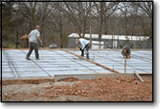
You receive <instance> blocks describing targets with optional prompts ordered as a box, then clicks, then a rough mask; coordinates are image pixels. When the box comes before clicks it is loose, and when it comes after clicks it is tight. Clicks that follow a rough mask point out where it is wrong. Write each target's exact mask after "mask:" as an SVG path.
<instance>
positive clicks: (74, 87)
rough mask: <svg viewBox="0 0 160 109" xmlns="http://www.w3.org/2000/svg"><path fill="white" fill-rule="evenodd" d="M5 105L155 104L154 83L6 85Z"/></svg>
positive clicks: (73, 80) (72, 80)
mask: <svg viewBox="0 0 160 109" xmlns="http://www.w3.org/2000/svg"><path fill="white" fill-rule="evenodd" d="M2 101H152V81H151V80H145V82H140V81H139V80H138V79H135V78H130V79H128V78H126V77H118V78H116V79H110V78H96V79H92V80H89V79H88V80H78V79H77V78H75V77H71V78H68V79H63V80H60V81H58V82H45V83H39V84H13V85H2Z"/></svg>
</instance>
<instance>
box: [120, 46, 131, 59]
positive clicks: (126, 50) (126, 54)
mask: <svg viewBox="0 0 160 109" xmlns="http://www.w3.org/2000/svg"><path fill="white" fill-rule="evenodd" d="M121 54H122V55H123V57H124V58H127V59H129V58H130V57H131V56H130V55H131V50H130V47H129V46H128V45H126V46H124V47H123V48H122V52H121Z"/></svg>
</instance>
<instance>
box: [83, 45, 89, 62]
mask: <svg viewBox="0 0 160 109" xmlns="http://www.w3.org/2000/svg"><path fill="white" fill-rule="evenodd" d="M85 48H86V51H87V52H88V51H89V46H88V44H87V45H86V46H85ZM85 48H84V49H85ZM84 49H83V50H81V52H82V54H81V56H84ZM86 58H87V59H89V52H88V53H87V54H86Z"/></svg>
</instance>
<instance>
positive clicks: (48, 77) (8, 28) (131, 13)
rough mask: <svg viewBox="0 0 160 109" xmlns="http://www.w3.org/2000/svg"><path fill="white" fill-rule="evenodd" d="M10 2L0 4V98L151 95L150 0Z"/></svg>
mask: <svg viewBox="0 0 160 109" xmlns="http://www.w3.org/2000/svg"><path fill="white" fill-rule="evenodd" d="M11 1H12V0H8V1H3V2H1V5H0V7H1V9H2V11H1V13H0V14H1V16H2V17H1V22H2V24H1V25H2V26H1V27H3V29H1V30H2V31H1V32H0V34H1V36H2V37H1V40H0V41H1V42H0V44H1V83H2V84H1V89H2V90H1V100H2V102H4V103H6V102H14V101H23V102H31V101H34V102H45V101H51V102H53V101H54V102H74V101H76V102H87V101H88V102H90V101H92V102H93V101H96V102H104V101H105V102H122V101H128V102H137V101H139V102H151V103H152V102H153V101H154V100H153V91H152V90H153V86H152V85H153V74H154V72H153V71H154V70H153V67H154V66H153V62H152V60H153V54H152V53H153V51H152V50H153V44H154V42H153V41H154V36H153V32H152V31H153V27H152V26H153V24H154V22H153V20H152V18H153V17H154V16H152V13H153V10H152V8H153V1H150V0H149V1H144V2H130V1H126V2H121V0H120V1H117V2H112V1H103V0H100V1H102V2H99V1H97V2H95V1H85V2H84V1H83V0H78V2H70V1H68V2H59V1H61V0H59V1H57V2H54V1H52V0H51V1H49V2H45V0H44V1H43V2H41V0H38V1H30V0H25V2H18V1H14V2H11ZM22 1H23V0H22ZM39 1H40V2H39ZM1 27H0V28H1Z"/></svg>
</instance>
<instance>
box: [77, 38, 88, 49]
mask: <svg viewBox="0 0 160 109" xmlns="http://www.w3.org/2000/svg"><path fill="white" fill-rule="evenodd" d="M79 41H80V44H81V48H82V49H84V47H85V46H86V45H87V44H88V43H89V42H90V41H88V40H86V39H83V38H80V39H79Z"/></svg>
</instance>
